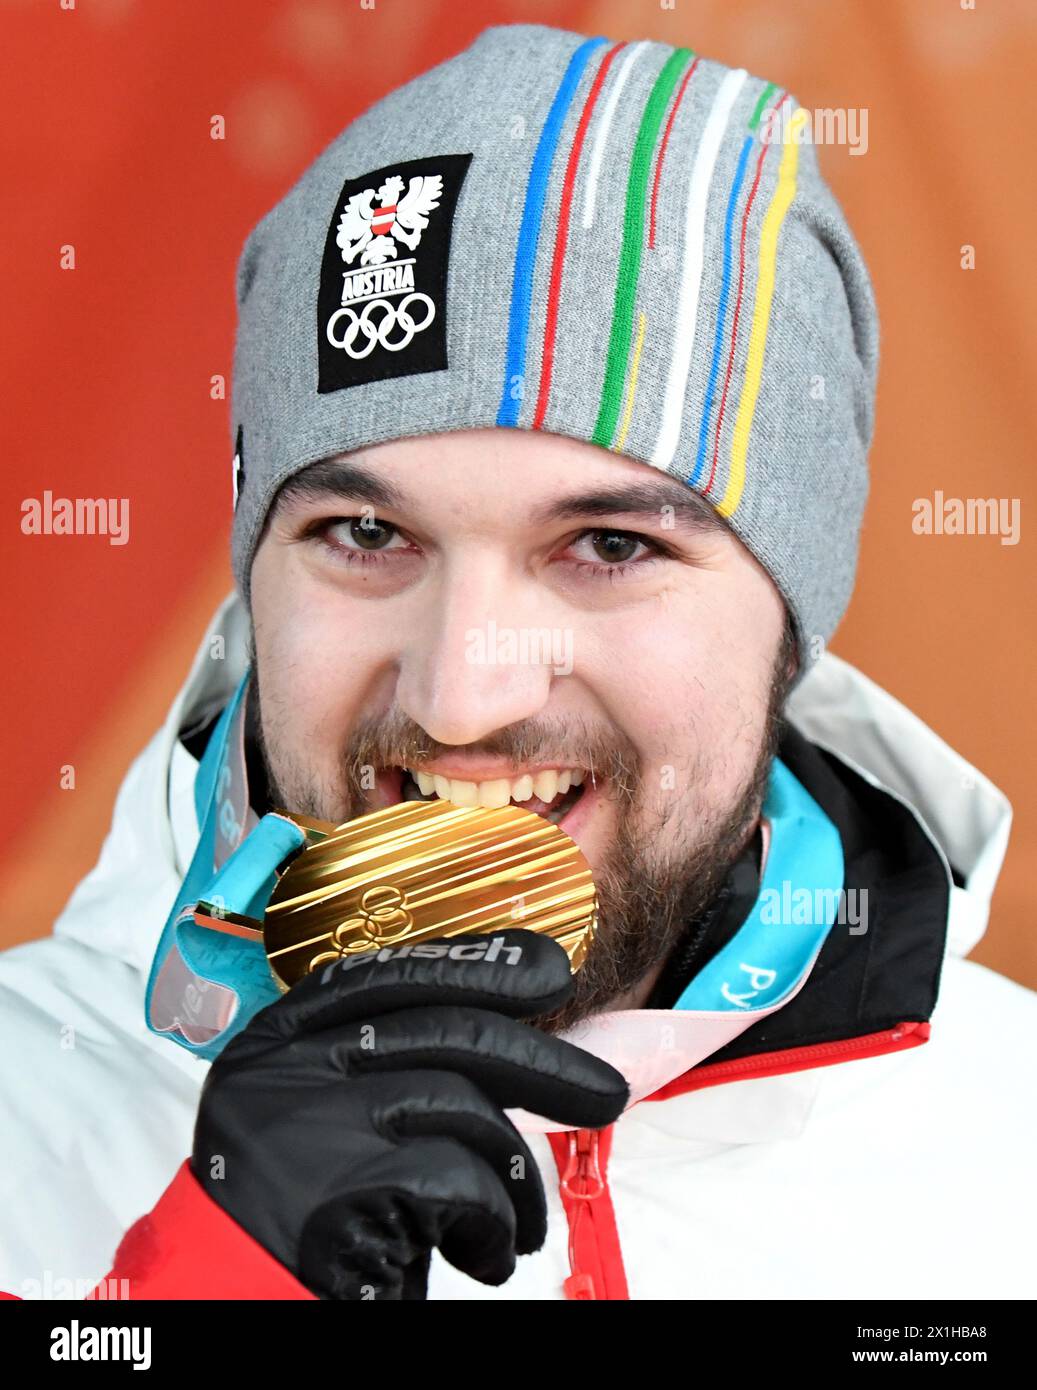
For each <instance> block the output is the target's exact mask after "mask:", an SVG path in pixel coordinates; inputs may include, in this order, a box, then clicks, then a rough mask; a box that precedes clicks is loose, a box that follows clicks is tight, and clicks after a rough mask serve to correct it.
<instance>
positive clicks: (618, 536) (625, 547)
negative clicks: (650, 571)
mask: <svg viewBox="0 0 1037 1390" xmlns="http://www.w3.org/2000/svg"><path fill="white" fill-rule="evenodd" d="M569 549H570V553H571V554H572V555H573V556H574V557H575V559H576V562H577V563H578V565H579V567H580V568H581V569H582V570H583V571H584V572H585V573H588V574H591V575H602V576H606V577H608V578H614V577H618V576H621V575H625V574H627V573H629V572H630V571H633V570H637V571H639V572H641V571H644V570H645V569H646V568H647V567H648V566H650V565H651V563H652V561H653V560H656V559H658V558H660V557H661V556H662V555H664V554H665V553H666V552H665V551H664V549H663V547H662V546H660V545H658V544H657V543H656V542H655V541H651V540H648V539H647V538H646V537H644V536H639V535H637V533H636V532H633V531H616V530H612V529H605V530H600V529H599V530H595V531H584V532H583V533H582V534H581V535H579V536H577V537H576V539H575V540H574V541H573V542H572V544H571V546H570V547H569Z"/></svg>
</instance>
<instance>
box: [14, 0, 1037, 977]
mask: <svg viewBox="0 0 1037 1390" xmlns="http://www.w3.org/2000/svg"><path fill="white" fill-rule="evenodd" d="M65 2H66V4H68V3H71V0H65ZM511 21H526V22H529V21H541V22H544V23H553V24H558V25H561V26H564V27H568V28H571V29H576V30H579V31H580V32H583V33H588V34H590V33H602V34H606V35H608V36H609V37H612V38H639V37H649V38H658V39H663V40H665V41H667V42H670V43H679V44H685V45H687V46H689V47H691V48H694V49H695V50H696V51H698V52H701V53H703V54H704V55H705V56H707V57H712V58H716V59H719V60H721V61H723V62H725V63H728V64H731V65H732V66H744V67H747V68H748V69H749V71H750V72H751V73H754V74H755V75H758V76H763V77H768V78H771V79H773V80H775V81H778V82H780V83H782V84H783V85H784V86H786V87H788V88H790V89H791V90H792V92H793V93H794V95H795V96H796V97H797V98H798V100H799V101H800V102H801V103H802V104H803V105H804V106H807V107H810V108H812V109H813V108H816V107H848V108H867V109H868V119H869V127H868V142H869V148H868V152H867V154H866V155H863V156H852V155H851V154H850V153H849V151H848V150H847V149H846V148H838V147H830V146H824V147H821V148H820V150H819V155H820V159H821V164H822V168H823V169H824V171H825V172H826V174H827V177H828V178H829V180H830V182H831V183H832V185H833V187H834V189H835V191H836V194H837V196H838V197H839V199H840V201H841V202H842V204H843V206H844V207H845V209H846V212H847V215H848V217H849V220H850V223H851V225H852V227H853V228H854V230H855V232H856V234H857V237H858V239H859V241H860V242H861V245H862V247H863V250H864V254H865V256H866V258H867V260H868V262H869V265H870V267H871V270H872V275H873V278H874V281H875V286H876V292H877V296H878V302H879V309H880V314H881V320H882V365H881V374H880V382H879V406H878V427H877V434H876V440H875V445H874V449H873V454H872V468H873V490H872V502H871V505H870V509H869V515H868V519H867V524H866V529H865V535H864V543H863V554H862V562H861V570H860V580H859V584H858V589H857V593H856V596H855V599H854V602H853V605H852V607H851V609H850V613H849V616H848V618H847V619H846V621H845V623H844V624H843V626H842V628H841V629H840V631H839V633H838V635H837V637H836V640H835V641H834V643H833V648H834V650H836V651H837V652H839V653H840V654H841V655H843V656H845V657H846V658H847V659H848V660H850V661H852V662H854V663H855V664H856V665H858V666H860V667H861V668H862V669H863V670H865V671H866V672H867V673H868V674H869V675H871V676H872V677H874V678H875V679H876V680H877V681H878V682H879V683H880V684H882V685H884V686H885V687H886V688H887V689H889V690H890V691H891V692H892V693H893V694H894V695H896V696H897V697H898V698H899V699H901V700H903V701H904V702H905V703H906V704H908V705H909V706H910V707H911V708H913V709H914V710H915V711H916V712H917V713H918V714H919V715H920V716H921V717H922V718H923V719H925V720H926V721H927V722H928V723H930V724H931V725H932V726H933V727H934V728H935V729H936V730H937V731H938V732H939V733H940V734H941V735H942V736H943V737H944V738H946V739H947V740H948V741H949V742H950V743H951V744H952V745H953V746H954V747H956V748H957V749H958V750H959V751H960V752H961V753H962V754H963V755H964V756H965V757H967V758H968V759H969V760H970V761H972V762H973V763H975V764H976V765H977V766H978V767H979V768H980V769H981V770H982V771H984V772H985V773H987V774H988V775H989V776H991V777H992V778H993V779H994V781H995V782H996V783H997V784H998V785H999V786H1000V787H1002V788H1003V789H1004V791H1005V792H1006V793H1007V794H1008V796H1009V797H1010V799H1011V800H1012V802H1013V804H1014V806H1015V810H1016V822H1015V827H1014V830H1013V835H1012V841H1011V845H1010V848H1009V854H1008V859H1007V863H1006V868H1005V872H1004V875H1003V877H1002V879H1001V883H1000V886H999V888H998V891H997V895H996V897H995V900H994V911H993V915H992V920H991V926H990V929H989V932H988V935H987V937H986V939H985V940H984V941H983V942H982V943H981V945H980V946H979V947H978V949H977V950H976V952H975V953H974V954H975V957H976V958H977V959H979V960H981V961H983V962H984V963H985V964H988V965H990V966H992V967H994V968H995V969H998V970H1001V971H1003V972H1004V973H1005V974H1008V975H1011V976H1013V977H1014V978H1016V979H1018V980H1021V981H1023V982H1024V983H1027V984H1029V985H1030V986H1032V987H1037V934H1035V932H1034V918H1035V916H1037V912H1035V908H1037V902H1035V897H1037V895H1035V891H1034V885H1033V877H1032V870H1033V866H1034V864H1035V863H1037V777H1035V775H1034V772H1035V768H1034V758H1033V744H1034V739H1033V715H1032V706H1033V689H1034V677H1035V674H1037V670H1035V667H1037V659H1035V657H1037V653H1035V642H1034V636H1033V631H1034V626H1035V623H1034V614H1033V605H1034V598H1033V596H1034V593H1035V591H1037V585H1035V561H1034V548H1033V546H1032V545H1031V544H1030V533H1029V526H1030V524H1031V522H1030V514H1029V511H1028V507H1029V505H1030V502H1031V499H1032V496H1033V492H1032V488H1031V478H1032V475H1033V466H1034V460H1033V440H1034V436H1035V430H1034V423H1035V422H1034V413H1035V410H1034V399H1035V394H1037V393H1035V391H1034V389H1033V386H1032V384H1030V382H1029V380H1028V379H1029V378H1032V377H1034V375H1035V374H1037V340H1035V338H1034V335H1033V333H1032V332H1028V329H1029V327H1030V325H1032V324H1033V323H1034V322H1035V321H1037V279H1035V277H1034V275H1033V273H1032V271H1031V269H1030V266H1031V264H1032V261H1031V257H1032V254H1033V253H1032V250H1031V242H1032V240H1033V235H1034V233H1033V229H1034V227H1035V226H1037V180H1035V179H1034V178H1033V174H1032V168H1033V152H1032V138H1031V131H1030V121H1029V114H1030V111H1031V109H1032V106H1031V101H1030V97H1031V92H1032V90H1033V85H1034V84H1033V79H1034V76H1035V73H1037V64H1035V54H1037V6H1035V5H1033V4H1032V3H1030V0H1019V3H1010V0H997V2H996V3H994V0H976V8H975V9H974V10H971V9H962V8H961V4H960V3H959V0H899V3H897V2H896V0H887V3H884V4H882V5H875V4H874V3H871V0H782V3H781V4H774V3H772V0H738V2H737V3H736V4H732V3H729V0H713V2H712V3H697V4H696V3H692V0H676V3H675V6H674V8H673V9H663V8H662V7H661V6H660V5H659V4H658V3H655V0H585V2H584V3H578V2H577V0H540V2H539V3H533V2H532V0H525V2H523V0H511V3H505V2H504V0H489V3H486V2H485V0H484V3H480V4H479V5H473V6H471V7H467V6H464V5H459V4H457V3H456V2H455V0H449V2H445V0H425V3H420V0H377V2H376V5H375V8H374V9H373V10H367V9H363V8H361V6H360V4H359V0H278V2H277V3H272V2H271V0H220V3H219V4H217V5H214V4H212V3H211V0H146V3H145V0H76V3H75V6H74V8H73V9H63V8H62V4H61V0H0V27H2V42H0V48H2V49H4V50H6V53H5V56H6V64H5V67H6V71H5V72H4V75H3V92H4V107H5V114H4V120H3V122H2V125H0V142H2V148H3V166H4V171H5V175H4V184H5V192H6V194H7V197H6V199H5V220H4V236H3V238H2V242H0V257H2V265H3V292H4V320H5V326H6V329H5V332H4V334H3V342H2V347H0V351H2V353H3V382H4V386H5V391H4V397H5V401H4V408H3V420H4V426H5V431H6V447H5V451H4V452H5V467H4V469H3V479H2V483H0V487H2V489H3V496H2V506H0V516H2V517H3V522H2V525H3V547H2V558H0V563H2V567H3V568H2V574H0V581H2V593H3V595H4V599H5V603H4V612H5V624H4V626H5V632H4V637H5V644H4V650H5V655H6V674H5V680H4V683H3V693H2V700H3V710H2V715H3V745H2V750H0V752H2V759H3V761H2V767H3V771H4V782H3V786H4V792H5V795H4V796H3V798H2V801H0V817H2V822H3V823H2V827H0V829H2V834H0V845H2V846H3V850H2V852H0V944H11V943H14V942H16V941H20V940H24V939H27V938H30V937H33V936H38V935H42V934H45V933H46V932H48V931H49V930H50V926H51V923H52V921H53V919H54V917H55V915H56V914H57V913H58V911H59V910H60V909H61V907H62V905H63V904H64V901H65V900H66V898H67V896H68V893H69V892H70V890H71V888H72V887H73V886H74V884H75V883H76V881H77V880H78V879H79V878H80V877H81V876H82V875H83V874H84V873H85V872H86V871H87V870H88V869H89V868H90V867H91V865H92V864H93V863H94V861H95V859H96V856H97V852H98V849H99V847H100V844H101V840H102V838H103V836H104V833H105V831H106V829H107V826H108V822H109V820H110V817H111V810H112V803H113V799H114V795H115V792H116V789H117V787H118V785H119V783H120V781H121V779H122V777H123V775H124V773H125V770H126V767H127V766H128V763H129V762H130V760H131V758H132V757H133V756H134V754H135V753H136V752H137V751H138V750H139V749H140V748H141V747H142V746H143V744H144V743H145V742H146V741H147V739H148V738H149V737H150V735H151V733H152V732H153V731H154V729H155V728H156V727H157V726H158V724H159V723H160V722H161V720H162V718H163V716H164V714H165V712H166V708H167V706H168V703H169V701H170V700H171V699H172V697H173V695H174V694H175V692H176V690H177V688H178V686H179V684H180V682H181V681H182V679H183V677H184V675H185V674H186V671H187V666H188V663H189V661H190V658H191V656H192V654H193V651H194V647H195V645H196V643H197V641H198V640H199V638H200V636H201V634H202V631H203V629H204V625H205V623H206V622H207V620H208V618H209V617H210V615H211V613H212V610H213V608H214V607H215V605H216V603H217V602H218V601H219V599H220V598H221V597H222V596H223V595H224V593H226V592H227V590H228V589H229V588H230V586H231V583H232V581H231V576H230V568H229V559H228V550H229V546H228V537H229V520H230V508H231V489H230V460H229V454H230V450H229V449H228V445H227V427H226V409H227V407H226V404H225V403H224V402H223V401H220V400H213V399H211V395H210V391H211V378H213V377H214V376H216V375H219V374H222V375H224V376H229V372H230V364H231V344H232V333H233V322H234V319H233V315H234V268H235V264H236V260H237V256H238V252H239V250H240V247H241V244H242V242H243V240H244V238H245V236H246V234H247V233H248V231H249V230H250V229H251V227H252V226H253V225H254V223H255V222H256V221H258V219H259V218H260V217H261V216H262V215H263V213H265V212H266V211H267V209H268V208H269V207H270V206H272V204H273V203H275V202H276V201H277V200H278V199H279V198H280V197H281V196H282V195H283V194H284V193H285V192H286V191H287V189H288V188H289V187H290V186H291V184H292V183H294V181H295V179H296V178H297V177H298V175H299V174H300V173H301V172H302V170H303V169H304V168H305V167H306V166H307V165H308V164H309V163H310V161H311V160H312V159H313V158H314V157H315V156H316V155H317V154H318V153H319V152H320V150H322V149H323V148H324V146H325V145H326V144H327V143H328V141H329V140H331V139H332V138H333V137H334V136H335V135H336V134H337V133H338V131H339V130H340V129H341V128H342V127H343V126H344V125H346V124H347V123H348V122H349V120H350V119H352V117H353V116H355V115H356V114H357V113H358V112H360V111H361V110H362V109H363V108H364V107H365V106H367V105H368V104H370V103H371V102H372V101H373V100H375V99H376V98H377V97H378V96H380V95H381V94H382V93H383V92H385V91H387V90H389V89H390V88H391V87H394V86H396V85H398V84H399V83H400V82H402V81H405V80H406V79H407V78H409V77H411V76H413V75H414V74H416V73H418V72H420V71H422V70H423V69H424V68H426V67H429V66H431V65H432V64H433V63H436V62H439V61H440V60H441V59H443V58H445V57H447V56H449V55H450V54H451V53H453V52H456V51H457V50H458V49H459V48H461V47H463V46H464V45H465V44H467V43H468V42H469V41H470V40H471V39H472V38H473V37H474V35H475V34H476V33H477V32H478V31H479V30H480V29H481V28H483V27H484V26H485V25H487V24H490V23H500V22H511ZM215 114H219V115H222V116H223V117H224V118H225V120H226V132H227V136H226V139H225V140H223V141H214V140H212V139H211V138H210V134H209V131H210V119H211V117H212V116H213V115H215ZM966 243H968V244H971V245H973V246H974V247H975V248H976V250H975V255H976V268H975V269H974V270H972V271H964V270H962V269H961V268H960V248H961V247H962V246H963V245H964V244H966ZM68 244H71V245H73V246H74V247H75V254H76V268H75V270H74V271H68V270H62V269H61V268H60V266H59V254H60V248H61V247H62V246H65V245H68ZM47 488H49V489H51V491H52V492H53V494H54V495H55V496H56V497H57V496H64V497H73V498H74V497H102V496H104V497H128V498H130V514H131V539H130V543H129V544H128V545H125V546H122V547H118V546H111V545H109V544H108V542H107V540H106V539H105V538H104V537H97V536H92V537H91V536H70V537H58V536H33V537H25V536H23V535H22V534H21V531H20V520H21V502H22V500H23V499H24V498H27V497H41V496H42V493H43V491H44V490H45V489H47ZM937 488H940V489H942V490H943V491H944V493H945V495H947V496H949V497H970V496H976V497H1007V498H1019V499H1020V501H1021V541H1020V543H1019V544H1018V545H1016V546H1003V545H1001V544H1000V543H999V541H998V539H997V538H996V537H991V536H971V537H954V536H930V537H925V536H916V535H914V534H913V532H912V529H911V518H912V510H911V504H912V502H913V500H914V499H915V498H918V497H931V496H932V494H933V492H934V490H935V489H937ZM65 764H72V765H73V766H74V767H75V775H76V785H75V790H74V791H63V790H61V789H60V786H59V777H60V771H61V768H62V766H63V765H65Z"/></svg>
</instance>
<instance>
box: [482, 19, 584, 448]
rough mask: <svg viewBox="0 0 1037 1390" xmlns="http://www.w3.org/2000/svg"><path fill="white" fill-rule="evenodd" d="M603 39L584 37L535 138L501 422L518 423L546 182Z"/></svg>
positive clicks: (514, 288)
mask: <svg viewBox="0 0 1037 1390" xmlns="http://www.w3.org/2000/svg"><path fill="white" fill-rule="evenodd" d="M603 43H608V39H605V38H600V37H599V38H593V39H586V40H584V42H583V43H581V44H580V46H579V48H577V49H576V51H575V52H574V53H573V55H572V57H571V58H570V59H569V64H568V66H567V67H566V70H565V75H564V76H563V78H562V80H561V83H560V84H559V87H558V91H557V92H556V93H555V97H554V100H553V101H552V103H551V108H550V110H549V111H548V113H547V119H546V120H545V122H544V128H543V130H541V132H540V139H539V140H538V142H537V148H536V153H535V154H534V156H533V164H532V167H531V168H530V171H529V182H528V183H527V185H526V199H525V204H524V206H523V209H522V222H521V224H520V225H519V235H518V247H517V249H516V252H515V269H514V273H513V275H512V283H511V307H510V310H509V314H508V348H507V357H506V359H505V364H504V386H503V388H502V390H501V400H500V406H499V408H498V411H497V424H498V425H517V424H518V418H519V410H520V409H521V406H522V394H523V391H522V386H523V375H524V372H525V366H526V341H527V338H528V335H529V314H530V306H531V303H532V297H533V268H534V266H535V264H536V253H537V242H538V241H539V238H540V226H541V223H542V221H543V216H544V203H545V201H546V199H547V185H548V181H549V179H550V177H551V163H552V161H553V159H554V154H555V150H556V148H557V146H558V141H559V138H560V136H561V133H562V126H563V124H564V123H565V118H566V116H567V115H568V112H569V107H570V106H571V105H572V100H573V97H574V95H575V93H576V88H577V86H578V85H579V82H580V78H581V77H582V76H583V72H584V69H585V68H586V66H587V63H588V61H589V59H590V56H591V54H592V53H593V52H594V50H595V49H596V48H599V47H600V46H601V45H602V44H603ZM516 385H518V387H519V390H518V393H517V394H516V392H515V387H516Z"/></svg>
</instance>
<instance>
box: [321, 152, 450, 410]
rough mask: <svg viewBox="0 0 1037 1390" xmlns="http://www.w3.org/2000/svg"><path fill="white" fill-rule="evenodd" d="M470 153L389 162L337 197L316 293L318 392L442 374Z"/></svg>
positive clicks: (350, 181)
mask: <svg viewBox="0 0 1037 1390" xmlns="http://www.w3.org/2000/svg"><path fill="white" fill-rule="evenodd" d="M471 159H472V156H471V155H470V154H447V155H439V156H437V157H435V158H432V159H411V160H406V161H405V162H404V163H402V164H391V165H388V166H387V167H386V168H384V169H376V170H374V171H373V172H372V173H370V174H363V175H362V176H361V177H360V178H358V179H350V180H348V181H347V182H346V184H345V185H344V186H343V189H342V192H341V193H340V194H339V198H338V202H337V203H336V205H335V211H334V214H333V215H332V219H331V225H330V226H329V227H328V235H327V239H326V241H325V244H324V258H323V260H322V261H321V270H320V289H319V292H318V295H317V362H318V381H317V391H318V393H319V394H321V395H325V394H327V393H328V392H329V391H340V390H342V389H343V387H346V386H361V385H363V383H364V382H368V381H385V380H387V379H388V378H390V377H397V376H414V375H416V374H417V373H418V372H438V371H442V370H443V369H444V368H445V367H446V365H447V359H446V317H447V306H446V285H447V263H448V260H449V256H450V233H451V229H452V227H453V221H454V210H455V207H456V205H457V197H458V194H459V193H460V191H461V185H462V183H463V182H464V177H465V174H467V172H468V166H469V164H470V163H471Z"/></svg>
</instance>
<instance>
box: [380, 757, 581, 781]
mask: <svg viewBox="0 0 1037 1390" xmlns="http://www.w3.org/2000/svg"><path fill="white" fill-rule="evenodd" d="M582 768H583V764H582V763H578V762H572V763H567V762H559V761H557V760H555V761H553V762H542V763H527V764H526V766H525V767H514V766H513V765H511V764H506V763H499V762H498V763H493V762H492V761H490V760H489V759H487V758H482V759H473V760H472V761H470V762H465V761H464V760H462V759H453V760H451V759H440V760H437V761H436V762H431V763H422V764H421V765H420V766H418V765H417V764H415V765H413V766H410V765H408V769H407V770H408V771H409V772H425V773H427V774H428V776H430V777H436V776H439V777H448V778H450V779H451V780H453V781H458V782H495V781H498V780H507V781H509V782H513V781H517V780H518V778H520V777H526V776H529V777H535V776H536V775H537V773H538V772H572V771H577V770H580V769H582Z"/></svg>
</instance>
